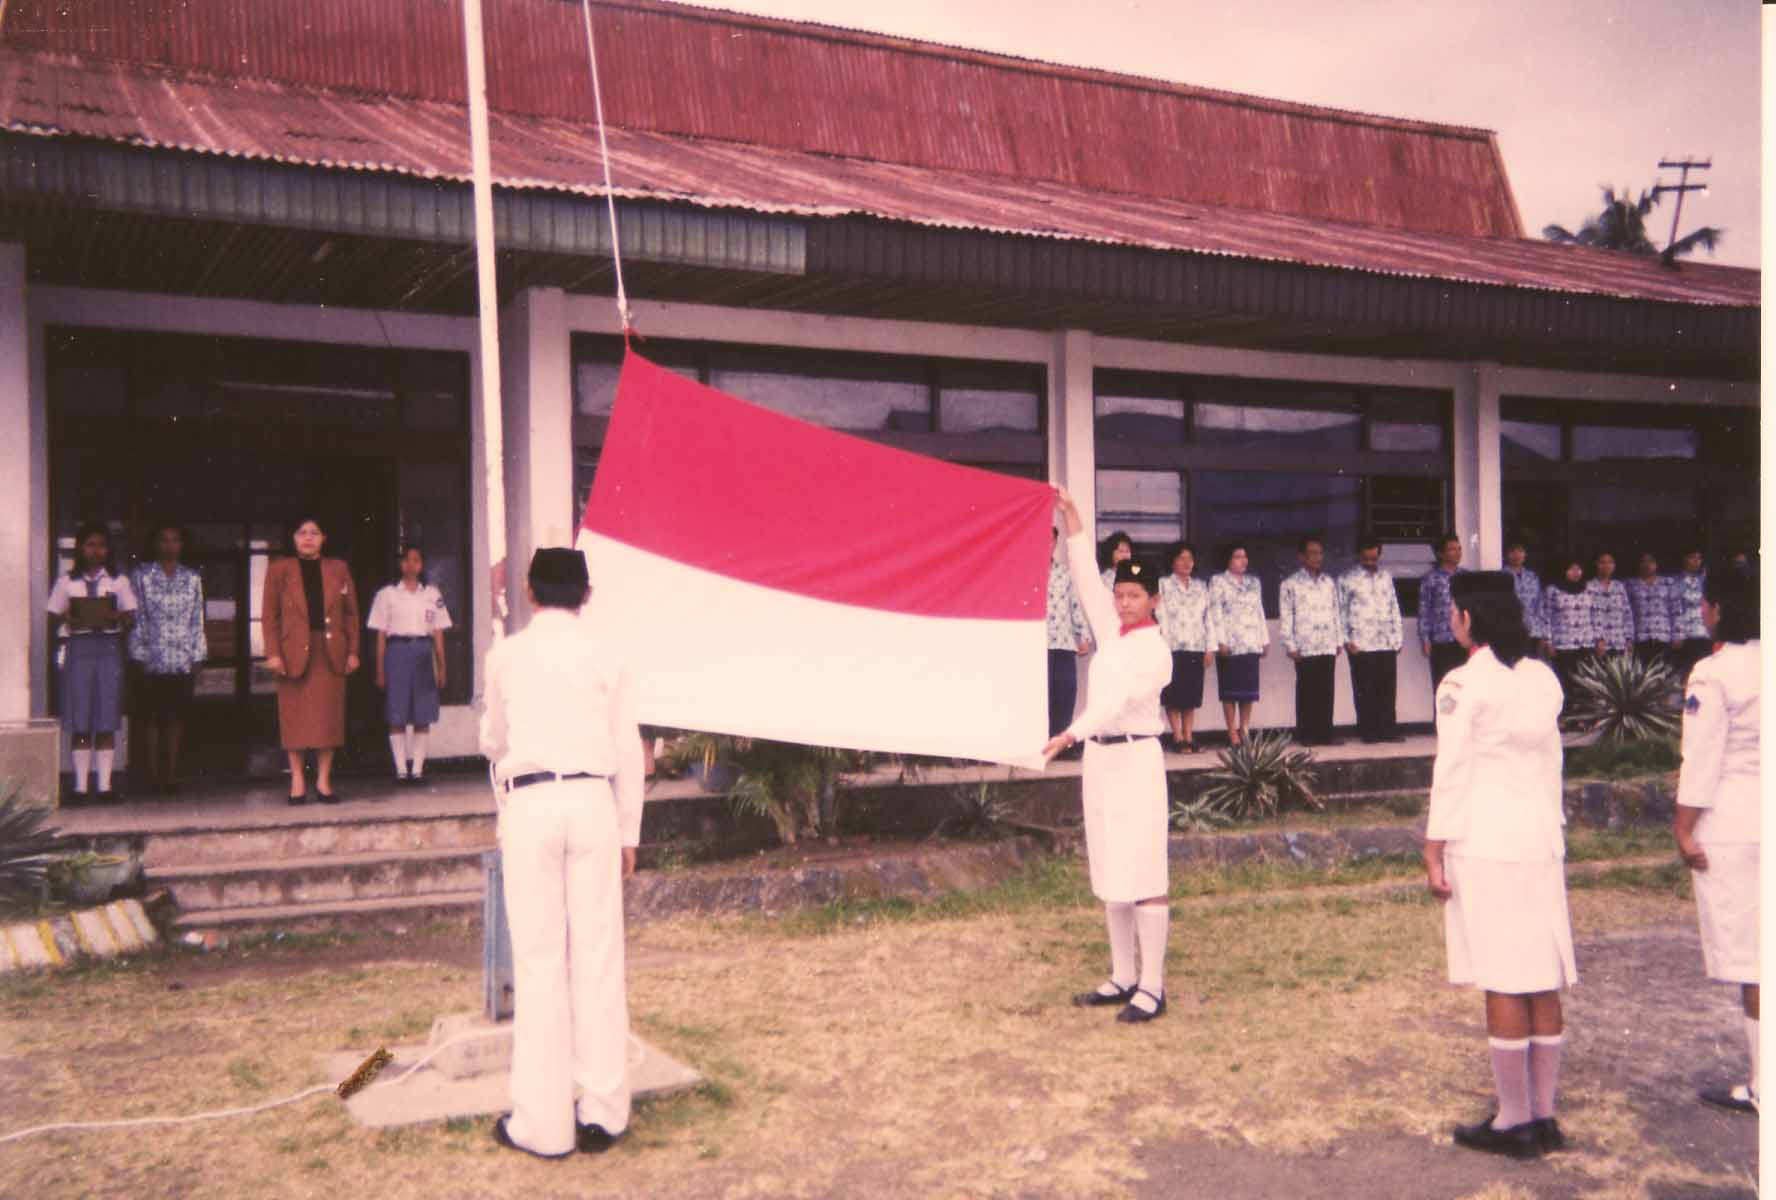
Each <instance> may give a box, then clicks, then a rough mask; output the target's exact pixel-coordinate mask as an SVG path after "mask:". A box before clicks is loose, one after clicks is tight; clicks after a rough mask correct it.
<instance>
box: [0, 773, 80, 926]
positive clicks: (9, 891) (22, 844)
mask: <svg viewBox="0 0 1776 1200" xmlns="http://www.w3.org/2000/svg"><path fill="white" fill-rule="evenodd" d="M48 817H49V810H48V809H46V808H29V807H26V806H25V804H24V802H23V796H22V794H21V793H20V791H19V789H17V788H16V787H15V788H13V789H12V790H11V791H9V792H7V793H6V794H5V795H4V796H0V900H13V901H20V902H25V903H30V902H32V901H35V900H36V899H37V897H38V896H40V895H41V894H42V892H43V886H44V881H45V880H46V878H47V877H48V872H49V864H50V863H51V862H53V861H54V859H55V856H56V854H57V852H58V851H60V850H62V849H64V848H65V847H66V846H67V844H68V839H66V838H64V837H62V836H61V835H59V834H58V833H56V831H55V830H53V829H45V828H44V827H43V826H44V822H45V821H46V820H47V819H48Z"/></svg>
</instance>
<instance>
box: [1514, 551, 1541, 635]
mask: <svg viewBox="0 0 1776 1200" xmlns="http://www.w3.org/2000/svg"><path fill="white" fill-rule="evenodd" d="M1505 570H1507V571H1510V573H1511V586H1512V587H1514V588H1516V589H1517V603H1519V604H1521V605H1522V606H1523V627H1524V628H1525V629H1527V630H1529V636H1530V637H1532V638H1534V639H1535V640H1536V641H1538V642H1545V641H1547V640H1548V611H1547V609H1546V608H1545V607H1543V605H1542V579H1541V576H1539V575H1537V574H1536V573H1535V572H1534V571H1532V570H1530V569H1529V568H1528V567H1524V568H1523V569H1522V570H1521V571H1512V570H1511V568H1510V567H1506V568H1505Z"/></svg>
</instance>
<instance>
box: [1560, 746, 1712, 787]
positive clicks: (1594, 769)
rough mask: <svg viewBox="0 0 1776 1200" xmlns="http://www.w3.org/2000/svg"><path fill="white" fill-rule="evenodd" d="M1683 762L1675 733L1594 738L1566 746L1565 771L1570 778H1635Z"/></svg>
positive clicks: (1662, 771) (1668, 769)
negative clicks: (1609, 739)
mask: <svg viewBox="0 0 1776 1200" xmlns="http://www.w3.org/2000/svg"><path fill="white" fill-rule="evenodd" d="M1682 762H1683V752H1682V750H1681V749H1680V748H1679V742H1678V740H1677V739H1676V738H1674V737H1660V738H1648V739H1646V740H1645V741H1641V742H1597V743H1596V744H1594V745H1590V746H1574V747H1572V748H1570V749H1569V750H1567V752H1566V770H1565V773H1566V776H1567V777H1568V778H1569V779H1634V778H1637V777H1639V776H1643V775H1665V774H1668V773H1670V772H1672V771H1675V770H1677V768H1678V767H1679V766H1680V765H1681V764H1682Z"/></svg>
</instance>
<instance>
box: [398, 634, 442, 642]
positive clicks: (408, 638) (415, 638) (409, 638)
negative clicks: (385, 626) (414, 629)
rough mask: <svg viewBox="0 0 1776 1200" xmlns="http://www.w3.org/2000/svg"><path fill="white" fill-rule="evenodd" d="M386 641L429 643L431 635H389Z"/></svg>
mask: <svg viewBox="0 0 1776 1200" xmlns="http://www.w3.org/2000/svg"><path fill="white" fill-rule="evenodd" d="M388 640H389V641H391V642H429V641H431V640H432V635H431V634H429V633H391V634H389V635H388Z"/></svg>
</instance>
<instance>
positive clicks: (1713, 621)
mask: <svg viewBox="0 0 1776 1200" xmlns="http://www.w3.org/2000/svg"><path fill="white" fill-rule="evenodd" d="M1758 591H1759V589H1758V584H1757V580H1756V579H1755V577H1754V578H1749V579H1748V578H1745V577H1742V576H1740V575H1739V574H1738V573H1737V572H1734V571H1717V572H1715V573H1714V574H1711V575H1710V576H1708V581H1707V583H1706V585H1705V589H1704V592H1703V600H1702V621H1703V624H1704V625H1706V626H1707V628H1708V630H1709V632H1710V634H1711V635H1713V637H1714V638H1715V639H1716V640H1717V641H1719V642H1720V643H1721V646H1720V649H1718V650H1716V651H1715V652H1714V653H1713V654H1711V655H1709V656H1708V657H1707V658H1704V659H1703V660H1702V661H1701V662H1699V663H1697V664H1696V666H1695V669H1694V670H1692V671H1691V672H1690V680H1689V683H1688V685H1687V686H1686V688H1685V693H1684V717H1683V770H1682V771H1681V772H1680V773H1679V775H1678V779H1677V818H1676V821H1675V829H1674V832H1675V834H1676V835H1677V849H1678V853H1679V854H1681V855H1683V860H1684V862H1685V863H1687V864H1688V865H1689V868H1690V871H1691V875H1690V879H1691V882H1692V884H1693V890H1694V891H1695V894H1696V917H1697V920H1698V922H1699V923H1700V925H1701V929H1702V961H1703V965H1704V966H1705V967H1706V969H1707V971H1708V977H1709V978H1710V979H1718V980H1720V981H1721V982H1722V983H1736V984H1738V985H1739V999H1740V1004H1741V1006H1742V1007H1743V1009H1744V1012H1745V1038H1746V1043H1747V1046H1748V1048H1749V1049H1750V1051H1751V1074H1750V1076H1749V1078H1748V1079H1747V1080H1746V1082H1744V1083H1741V1084H1736V1085H1734V1086H1733V1087H1730V1088H1706V1089H1704V1090H1703V1091H1702V1092H1701V1093H1700V1096H1701V1098H1702V1099H1703V1100H1704V1101H1706V1102H1707V1103H1709V1104H1713V1105H1715V1106H1717V1107H1719V1108H1725V1109H1730V1110H1733V1111H1735V1112H1744V1113H1755V1112H1757V1111H1758V981H1759V967H1758V931H1759V923H1758V922H1759V911H1758V907H1759V906H1758V869H1759V865H1760V863H1761V861H1762V851H1763V832H1762V830H1761V829H1760V827H1759V826H1760V821H1759V817H1760V812H1759V783H1760V779H1761V771H1762V764H1761V759H1760V749H1759V744H1758V723H1759V720H1760V717H1761V715H1762V710H1763V695H1762V693H1763V686H1762V678H1763V650H1762V648H1761V646H1760V644H1759V641H1758Z"/></svg>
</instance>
